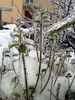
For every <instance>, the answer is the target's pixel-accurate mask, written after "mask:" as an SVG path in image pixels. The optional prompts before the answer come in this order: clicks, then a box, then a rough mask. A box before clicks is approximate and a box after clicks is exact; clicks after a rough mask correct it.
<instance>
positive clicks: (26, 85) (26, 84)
mask: <svg viewBox="0 0 75 100" xmlns="http://www.w3.org/2000/svg"><path fill="white" fill-rule="evenodd" d="M22 59H23V66H24V75H25V87H26V99H27V100H29V99H28V83H27V73H26V66H25V59H24V54H22Z"/></svg>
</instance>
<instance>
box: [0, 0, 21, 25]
mask: <svg viewBox="0 0 75 100" xmlns="http://www.w3.org/2000/svg"><path fill="white" fill-rule="evenodd" d="M12 1H13V2H15V4H16V5H17V6H18V7H19V10H20V12H21V13H22V0H0V7H8V8H12V10H13V11H12V12H9V11H2V21H3V22H9V23H15V21H14V20H13V19H12V18H11V17H10V16H12V17H13V18H18V16H19V17H20V14H19V13H18V11H17V9H16V7H15V5H14V4H13V5H12ZM6 13H7V14H9V15H10V16H8V15H7V14H6Z"/></svg>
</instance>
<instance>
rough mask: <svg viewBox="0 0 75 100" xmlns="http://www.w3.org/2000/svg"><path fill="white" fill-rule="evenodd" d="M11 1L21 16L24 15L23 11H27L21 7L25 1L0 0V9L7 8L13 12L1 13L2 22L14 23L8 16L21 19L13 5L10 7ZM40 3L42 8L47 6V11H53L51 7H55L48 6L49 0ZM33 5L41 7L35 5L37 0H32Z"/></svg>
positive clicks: (24, 7)
mask: <svg viewBox="0 0 75 100" xmlns="http://www.w3.org/2000/svg"><path fill="white" fill-rule="evenodd" d="M12 1H13V2H15V4H16V5H17V6H18V7H19V11H20V13H21V14H22V15H25V11H27V8H26V6H23V3H25V0H0V7H8V8H12V10H13V11H12V12H9V11H2V21H3V22H9V23H15V21H14V20H13V19H12V18H11V17H10V16H12V17H13V18H14V19H15V18H18V16H19V17H20V18H21V16H20V14H19V13H18V11H17V9H16V7H15V5H14V4H13V5H12ZM39 1H40V0H39ZM41 1H42V3H43V5H44V7H47V6H48V8H49V9H53V6H55V5H51V4H49V2H50V1H49V0H41ZM25 4H26V3H25ZM34 5H36V6H38V5H39V6H40V7H42V5H41V3H37V0H34ZM42 8H43V7H42ZM28 9H29V10H30V11H31V12H32V9H31V8H30V7H29V8H28ZM6 13H7V14H9V15H10V16H8V15H7V14H6Z"/></svg>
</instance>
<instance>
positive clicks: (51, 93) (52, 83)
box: [50, 76, 53, 100]
mask: <svg viewBox="0 0 75 100" xmlns="http://www.w3.org/2000/svg"><path fill="white" fill-rule="evenodd" d="M52 84H53V76H52V79H51V91H50V100H51V94H52Z"/></svg>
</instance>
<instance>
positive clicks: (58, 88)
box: [56, 83, 61, 100]
mask: <svg viewBox="0 0 75 100" xmlns="http://www.w3.org/2000/svg"><path fill="white" fill-rule="evenodd" d="M60 86H61V84H60V83H58V86H57V93H56V100H58V97H59V90H60Z"/></svg>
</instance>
